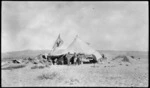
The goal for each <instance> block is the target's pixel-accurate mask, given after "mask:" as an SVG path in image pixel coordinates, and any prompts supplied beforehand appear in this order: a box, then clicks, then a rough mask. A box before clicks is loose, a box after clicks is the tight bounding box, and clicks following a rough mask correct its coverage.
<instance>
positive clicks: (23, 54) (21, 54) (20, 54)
mask: <svg viewBox="0 0 150 88" xmlns="http://www.w3.org/2000/svg"><path fill="white" fill-rule="evenodd" d="M50 51H51V50H23V51H13V52H7V53H2V58H1V59H2V61H6V60H10V59H11V60H12V59H22V58H28V57H31V58H33V57H36V56H37V55H39V54H44V53H49V52H50ZM98 51H99V52H100V53H103V54H113V55H120V54H121V55H122V54H123V55H136V56H138V55H139V56H140V57H141V56H143V57H145V56H147V57H148V52H144V51H114V50H98Z"/></svg>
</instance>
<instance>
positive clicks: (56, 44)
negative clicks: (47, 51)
mask: <svg viewBox="0 0 150 88" xmlns="http://www.w3.org/2000/svg"><path fill="white" fill-rule="evenodd" d="M63 43H64V42H63V40H62V39H61V38H60V34H59V36H58V38H57V40H56V41H55V44H54V46H53V51H55V49H56V48H58V47H60V46H61V45H62V44H63Z"/></svg>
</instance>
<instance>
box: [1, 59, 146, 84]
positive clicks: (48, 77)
mask: <svg viewBox="0 0 150 88" xmlns="http://www.w3.org/2000/svg"><path fill="white" fill-rule="evenodd" d="M6 86H7V87H8V86H9V87H14V86H15V87H18V86H19V87H24V86H26V87H30V86H34V87H36V86H38V87H39V86H44V87H45V86H84V87H85V86H100V87H103V86H104V87H106V86H108V87H118V86H119V87H148V58H142V59H141V60H140V61H139V63H136V64H129V65H128V66H126V65H125V64H122V65H119V64H114V63H113V64H111V63H110V64H108V63H107V62H105V63H99V64H95V65H94V64H83V65H79V66H78V65H76V66H75V65H71V66H67V65H53V66H50V67H47V68H43V69H31V66H30V65H29V66H26V67H24V68H20V69H13V70H2V87H6Z"/></svg>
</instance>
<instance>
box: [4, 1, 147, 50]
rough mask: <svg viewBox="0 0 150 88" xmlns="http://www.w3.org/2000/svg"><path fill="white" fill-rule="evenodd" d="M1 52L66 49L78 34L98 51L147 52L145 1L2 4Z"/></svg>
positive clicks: (6, 2)
mask: <svg viewBox="0 0 150 88" xmlns="http://www.w3.org/2000/svg"><path fill="white" fill-rule="evenodd" d="M1 24H2V29H1V31H2V36H1V41H2V44H1V46H2V50H1V51H2V52H9V51H20V50H28V49H31V50H43V49H50V50H51V49H52V47H53V44H54V42H55V40H56V39H57V37H58V35H59V34H60V37H61V38H62V40H63V41H64V43H63V46H64V48H65V47H67V46H68V45H69V44H70V43H71V42H72V41H73V39H74V37H75V36H76V35H78V36H79V37H80V38H81V39H82V40H83V41H85V42H88V43H90V46H91V47H93V48H94V49H97V50H121V51H148V2H147V1H143V2H142V1H133V2H131V1H126V2H123V1H121V2H119V1H109V2H108V1H107V2H104V1H97V2H96V1H94V2H92V1H90V2H87V1H86V2H77V1H68V2H67V1H66V2H65V1H63V2H60V1H59V2H54V1H51V2H50V1H43V2H42V1H20V2H19V1H2V23H1Z"/></svg>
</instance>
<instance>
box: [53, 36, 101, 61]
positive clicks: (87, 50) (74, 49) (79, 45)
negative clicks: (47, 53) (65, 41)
mask: <svg viewBox="0 0 150 88" xmlns="http://www.w3.org/2000/svg"><path fill="white" fill-rule="evenodd" d="M68 52H70V53H84V54H94V55H95V56H96V58H97V59H100V58H102V56H101V54H100V53H99V52H98V51H96V50H95V49H93V48H92V47H90V46H89V45H88V44H87V43H86V42H84V41H83V40H81V39H80V38H79V37H78V36H76V37H75V39H74V40H73V42H72V43H71V44H70V45H69V46H68V47H67V48H66V49H64V50H61V51H60V50H59V49H58V50H56V51H54V52H53V53H52V54H53V55H60V54H66V53H68Z"/></svg>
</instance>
